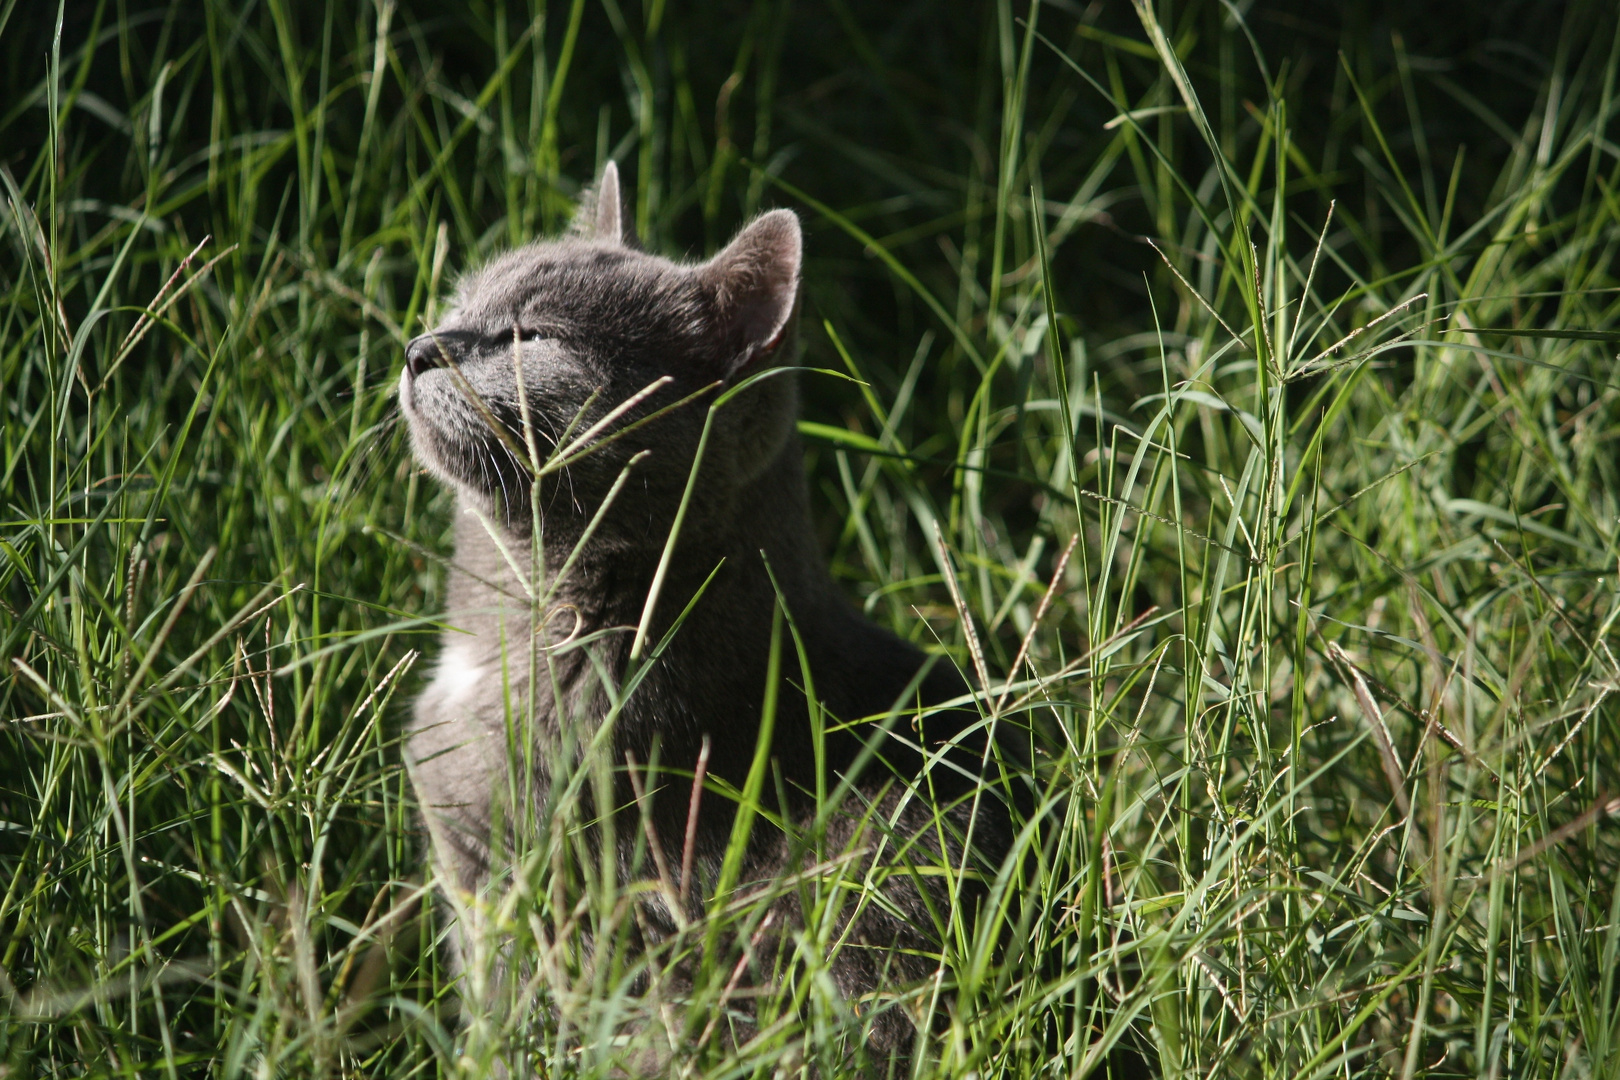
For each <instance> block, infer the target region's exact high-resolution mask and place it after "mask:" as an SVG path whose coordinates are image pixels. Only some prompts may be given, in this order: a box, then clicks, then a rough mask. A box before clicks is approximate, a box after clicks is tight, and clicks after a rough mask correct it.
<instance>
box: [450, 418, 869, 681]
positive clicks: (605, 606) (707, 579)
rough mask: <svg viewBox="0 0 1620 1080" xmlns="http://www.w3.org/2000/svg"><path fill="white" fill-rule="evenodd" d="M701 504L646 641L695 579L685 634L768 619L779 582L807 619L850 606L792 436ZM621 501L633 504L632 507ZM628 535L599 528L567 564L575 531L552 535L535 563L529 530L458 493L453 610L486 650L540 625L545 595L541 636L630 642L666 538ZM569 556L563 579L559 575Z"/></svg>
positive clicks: (724, 634) (679, 607)
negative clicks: (514, 528) (511, 527)
mask: <svg viewBox="0 0 1620 1080" xmlns="http://www.w3.org/2000/svg"><path fill="white" fill-rule="evenodd" d="M699 506H703V507H704V510H705V512H704V513H701V514H698V515H695V516H689V517H688V519H687V520H686V521H685V522H684V523H683V527H682V529H681V532H680V535H679V536H678V538H677V542H676V545H675V550H674V552H673V554H672V557H671V560H670V564H669V567H668V569H667V571H666V573H665V575H664V580H663V582H662V585H661V588H660V591H659V596H658V598H657V601H656V603H655V605H654V609H653V613H652V617H651V621H650V623H649V627H648V630H649V633H648V635H647V636H648V638H649V640H650V641H654V642H656V641H657V640H659V639H661V638H662V636H663V634H664V633H665V632H666V631H667V630H668V629H669V627H670V626H671V625H672V624H673V622H674V620H675V619H676V618H677V617H678V616H679V615H680V614H681V612H682V611H683V610H685V609H686V607H687V605H688V603H689V602H690V601H691V600H692V598H693V597H694V596H695V595H696V594H697V592H698V590H699V589H702V591H703V595H702V597H701V598H700V599H699V601H698V603H697V604H696V605H695V606H694V607H693V609H692V611H691V613H690V615H689V617H688V624H689V625H687V626H685V627H683V629H682V631H681V633H682V634H686V633H688V631H693V632H697V633H701V634H703V635H705V636H709V635H718V636H719V638H722V639H724V638H728V637H731V636H733V635H735V634H742V633H745V632H747V631H745V630H744V628H745V627H751V626H752V625H753V624H755V623H757V622H758V620H759V618H760V617H761V614H762V613H763V617H764V618H765V619H766V620H767V621H768V619H769V613H770V609H771V605H772V604H773V602H774V599H775V596H776V594H777V592H778V590H779V591H780V594H781V596H782V599H783V600H784V601H785V602H786V604H787V607H788V610H789V611H790V612H791V613H792V614H793V615H794V617H795V619H797V620H799V621H800V622H801V623H803V622H806V621H808V622H810V623H812V624H815V623H817V622H819V620H821V619H823V618H824V617H827V616H828V615H829V614H830V613H837V612H841V611H842V610H843V609H844V605H843V604H841V603H839V602H838V598H837V596H836V591H835V589H834V586H833V585H832V582H831V580H830V579H829V577H828V575H827V572H826V569H825V567H824V564H823V563H822V561H821V557H820V554H819V552H818V551H817V549H816V542H815V535H814V532H813V529H812V526H811V523H810V515H809V506H808V498H807V493H806V489H805V482H804V477H803V455H802V451H801V450H800V447H799V444H798V441H797V438H796V437H795V438H792V439H790V440H789V441H788V443H787V445H785V446H783V448H782V450H781V452H780V453H779V454H778V455H777V457H776V460H775V461H773V462H772V464H771V465H770V466H768V467H766V468H765V469H764V470H763V471H761V472H760V473H759V474H758V475H757V476H756V477H755V478H754V479H753V480H752V481H751V482H750V483H748V484H746V485H745V486H743V487H742V488H741V489H739V490H738V491H736V493H735V494H734V495H733V496H732V497H731V499H729V500H728V501H727V504H725V505H715V504H712V503H707V502H706V500H704V499H701V498H700V499H697V500H694V503H693V507H694V509H695V508H697V507H699ZM617 510H618V507H615V508H614V509H612V510H610V511H609V513H610V514H612V513H614V512H616V511H617ZM624 512H625V513H626V514H631V513H634V511H633V509H630V508H628V507H627V508H626V510H625V511H624ZM624 535H625V530H612V529H608V528H604V529H602V530H601V531H600V532H599V533H598V538H597V539H595V540H593V541H592V542H591V543H589V544H588V545H587V546H586V547H585V549H584V550H582V551H580V552H579V553H578V554H577V556H576V557H574V559H573V565H572V566H567V563H568V562H569V558H570V556H571V555H574V550H573V546H574V540H575V537H573V536H569V535H552V536H548V537H547V538H546V541H547V542H546V543H544V545H543V550H544V559H543V560H541V562H540V565H539V566H538V567H537V566H535V561H534V558H533V551H532V547H531V542H530V540H529V539H528V538H526V537H516V536H514V535H512V534H510V533H508V532H506V530H504V529H501V528H500V527H499V526H498V525H495V523H494V522H493V521H492V520H491V518H490V516H489V515H488V514H484V513H481V512H479V511H477V510H475V509H474V508H472V507H471V506H469V505H468V503H467V502H466V500H465V499H458V504H457V508H456V521H455V539H456V554H455V559H454V562H453V563H452V569H451V575H450V584H449V596H448V601H449V602H448V604H447V611H446V618H447V619H448V620H449V621H450V622H451V623H452V625H455V626H457V627H458V628H461V629H464V630H469V631H471V632H472V633H473V634H474V635H476V637H477V639H478V647H479V648H480V650H481V651H490V652H493V651H497V650H498V649H499V648H500V647H501V642H502V640H503V639H504V641H505V642H506V646H505V647H506V648H507V649H508V650H510V649H511V648H512V646H513V644H514V643H516V642H519V641H525V640H527V639H528V638H529V637H530V636H531V635H532V634H533V633H534V631H533V623H534V619H533V611H534V608H535V606H536V600H535V599H534V598H535V597H536V596H538V597H540V598H541V599H543V600H544V601H545V606H546V609H547V610H548V611H550V612H553V614H551V615H550V616H549V617H548V619H547V620H546V621H547V625H546V626H545V627H544V628H543V633H542V634H541V635H540V636H541V637H545V638H551V639H556V638H559V637H563V636H567V635H569V634H570V633H574V634H575V635H579V634H587V633H595V632H598V631H606V632H608V633H609V634H610V635H611V634H612V633H613V632H614V631H615V629H617V630H618V631H619V633H621V634H623V635H624V636H626V638H627V641H628V638H629V637H630V636H633V634H634V632H635V628H636V627H637V626H638V625H639V623H640V621H641V620H642V618H643V616H644V613H645V606H646V599H647V594H648V591H649V589H650V587H651V586H652V583H653V579H654V576H655V573H656V569H657V566H658V563H659V560H660V558H661V556H662V554H663V538H662V537H658V536H648V537H647V538H646V541H645V542H632V541H626V540H625V539H624ZM497 537H499V540H497ZM767 565H768V567H769V570H768V571H767ZM565 567H566V569H567V573H566V575H565V576H564V578H563V579H562V580H561V581H560V582H559V581H558V580H557V578H556V575H557V574H558V573H559V572H561V571H563V570H564V568H565ZM717 568H718V572H717ZM535 570H538V571H539V574H538V576H537V577H536V575H535ZM711 575H712V576H711ZM531 577H535V578H536V580H535V582H534V583H533V584H530V578H531ZM773 577H774V584H773V583H772V578H773ZM576 616H577V621H576ZM713 640H714V639H713V637H711V641H713ZM469 644H471V643H469ZM716 644H718V642H716ZM753 644H754V643H752V642H742V641H735V642H730V643H729V645H728V646H727V647H728V648H737V649H741V650H742V651H745V652H751V651H753V648H752V645H753Z"/></svg>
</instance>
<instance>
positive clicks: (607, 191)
mask: <svg viewBox="0 0 1620 1080" xmlns="http://www.w3.org/2000/svg"><path fill="white" fill-rule="evenodd" d="M569 231H571V232H572V233H573V234H574V235H575V236H579V237H583V238H584V239H586V240H596V241H599V242H601V243H604V244H623V243H624V197H623V196H622V195H621V194H620V193H619V166H618V165H617V164H616V163H614V162H612V161H609V162H608V163H607V167H606V168H604V169H603V170H602V179H600V180H598V181H597V182H596V186H595V187H594V188H592V189H591V190H590V191H587V192H586V193H585V196H584V198H582V199H580V200H579V209H578V210H576V211H575V212H574V223H573V225H572V226H571V227H570V230H569Z"/></svg>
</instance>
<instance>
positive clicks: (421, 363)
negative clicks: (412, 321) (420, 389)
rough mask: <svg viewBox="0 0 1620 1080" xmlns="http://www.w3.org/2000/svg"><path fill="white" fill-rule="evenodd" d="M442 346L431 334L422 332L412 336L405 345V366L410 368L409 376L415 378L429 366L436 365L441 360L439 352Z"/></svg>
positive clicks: (434, 366)
mask: <svg viewBox="0 0 1620 1080" xmlns="http://www.w3.org/2000/svg"><path fill="white" fill-rule="evenodd" d="M441 348H442V346H441V345H440V344H439V343H438V342H436V341H434V340H433V335H432V334H423V335H422V336H421V337H417V338H412V339H411V342H410V344H408V345H406V346H405V366H406V367H407V368H408V369H409V370H410V373H411V378H413V379H414V378H416V377H417V376H418V375H420V374H422V372H424V371H427V370H429V369H430V368H436V367H438V366H439V365H440V364H441V363H442V362H443V361H442V360H441V359H440V356H439V352H440V349H441Z"/></svg>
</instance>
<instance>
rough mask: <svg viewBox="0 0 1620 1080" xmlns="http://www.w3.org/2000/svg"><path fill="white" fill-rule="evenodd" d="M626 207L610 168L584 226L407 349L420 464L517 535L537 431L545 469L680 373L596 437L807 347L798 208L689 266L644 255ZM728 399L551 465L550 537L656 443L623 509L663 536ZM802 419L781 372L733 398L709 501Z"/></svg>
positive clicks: (500, 278)
mask: <svg viewBox="0 0 1620 1080" xmlns="http://www.w3.org/2000/svg"><path fill="white" fill-rule="evenodd" d="M622 206H623V204H622V200H621V197H620V194H619V178H618V171H617V170H616V169H615V168H614V166H613V165H612V164H609V165H608V167H607V169H606V171H605V172H604V173H603V176H602V179H601V181H600V183H599V184H598V186H597V188H596V190H595V192H594V194H593V195H590V196H587V198H586V199H585V200H584V201H583V202H582V205H581V209H580V211H579V214H578V216H577V217H576V219H575V222H574V225H573V228H572V229H571V230H570V233H569V235H567V236H564V237H562V238H559V239H556V240H545V241H539V242H536V243H532V244H529V245H527V246H525V247H521V248H518V249H517V250H515V251H510V252H507V253H506V254H504V255H500V256H498V257H496V258H495V259H492V260H491V261H490V262H489V263H487V264H486V265H484V266H483V267H482V268H481V269H478V270H475V271H473V272H471V273H469V274H467V275H466V276H465V277H464V278H463V279H462V281H461V283H460V287H459V288H458V290H457V293H456V298H455V302H454V306H453V307H452V309H451V310H450V312H449V314H448V315H446V316H445V317H444V319H443V320H442V321H441V322H440V323H439V325H438V326H435V327H434V328H433V329H432V330H431V331H429V332H428V333H425V334H423V335H421V336H420V337H418V338H416V339H414V340H413V341H411V342H410V344H409V345H408V346H407V348H406V364H405V370H404V371H403V372H402V373H401V375H400V383H399V402H400V407H401V409H402V411H403V412H404V414H405V417H406V419H407V420H408V421H409V424H410V432H411V443H412V446H413V448H414V450H415V453H416V457H417V459H418V460H419V461H420V462H421V463H422V464H423V465H424V466H425V467H426V468H427V469H428V470H429V471H430V472H431V473H433V474H434V475H436V476H437V477H439V478H440V479H441V480H443V481H445V482H446V483H448V484H450V485H452V486H453V487H454V488H455V489H456V490H457V491H458V492H459V493H460V494H461V496H462V497H463V499H464V500H467V501H469V502H470V503H471V505H473V506H475V507H478V508H479V509H481V510H483V511H485V512H486V513H488V514H489V515H490V517H491V518H492V519H493V520H495V521H497V522H499V523H501V524H502V525H504V526H505V527H506V529H507V530H508V531H510V532H511V533H513V534H514V535H517V536H527V535H528V533H529V531H530V526H531V523H532V521H533V506H532V504H531V500H530V484H531V471H530V468H529V467H528V459H529V451H528V445H529V440H528V438H527V435H528V434H531V433H532V436H533V444H534V446H535V448H536V450H537V451H538V455H539V457H540V459H541V461H542V462H544V461H545V460H546V459H547V458H548V457H551V456H553V455H554V454H556V453H557V451H558V448H559V446H561V447H562V448H568V447H570V445H571V444H574V443H576V442H578V441H579V439H580V436H582V435H585V434H586V433H588V432H590V430H591V428H592V426H593V425H596V424H598V422H599V421H601V420H603V419H604V418H606V417H608V416H609V414H610V413H611V412H612V411H613V410H614V409H615V408H617V407H619V406H620V405H621V404H622V403H624V402H626V401H629V400H630V399H631V398H633V397H634V396H635V395H636V394H638V393H640V392H642V391H643V390H645V389H646V388H647V387H648V386H650V385H652V384H653V383H655V382H657V381H658V380H660V379H667V381H666V382H665V383H663V384H662V385H661V386H659V387H658V388H657V389H655V390H654V391H653V392H652V393H651V394H649V395H648V396H647V397H646V398H645V399H644V400H642V401H640V402H639V403H637V404H636V405H634V406H633V407H631V408H630V409H628V410H626V411H625V412H624V413H623V414H622V415H620V416H618V417H615V418H613V419H612V420H610V421H609V422H608V423H607V424H605V425H604V426H602V427H601V430H599V431H597V432H596V433H595V434H593V435H590V436H589V437H588V439H587V440H586V442H587V444H590V443H594V442H596V441H598V440H602V439H607V438H610V437H611V436H613V435H614V433H615V432H617V431H620V430H621V429H623V428H624V427H626V426H628V425H629V424H631V423H633V422H635V421H636V420H637V419H639V418H642V417H647V416H649V415H650V414H652V413H653V412H655V411H656V410H658V409H660V408H662V407H664V406H666V405H670V404H673V403H675V402H677V401H679V400H681V399H682V398H685V397H687V396H688V395H691V394H694V393H697V392H699V391H702V390H703V389H704V388H705V387H708V386H715V385H718V387H719V388H720V390H721V391H723V390H724V388H725V387H727V386H733V385H736V384H737V383H738V382H740V381H741V380H743V379H745V378H747V377H748V376H750V375H751V374H753V373H754V372H757V371H760V370H763V369H765V368H769V367H777V366H782V365H787V364H791V363H792V362H793V359H794V355H795V353H796V351H797V350H796V344H797V343H796V334H795V324H796V305H797V297H798V286H799V263H800V251H801V246H802V241H801V238H800V231H799V222H798V218H796V217H795V216H794V215H793V213H792V212H791V211H788V210H773V211H771V212H769V213H767V214H764V215H761V216H760V217H758V218H756V219H755V220H754V221H753V222H752V223H750V224H749V225H747V226H746V227H745V228H743V229H742V231H741V232H739V233H738V234H737V236H736V238H735V239H733V240H732V242H731V243H730V244H729V245H728V246H727V247H726V248H725V250H723V251H721V252H720V253H719V254H718V255H716V256H715V257H714V258H712V259H710V260H709V261H707V262H703V263H696V264H686V263H677V262H673V261H671V260H669V259H665V258H661V257H659V256H656V255H650V254H647V253H646V252H643V251H640V250H638V249H637V247H636V246H634V243H633V237H632V236H631V235H630V234H629V233H628V232H627V229H626V222H625V217H624V213H623V210H622ZM520 365H521V368H520ZM520 380H521V384H520ZM520 385H521V388H522V397H526V398H527V402H528V405H527V410H526V411H527V415H528V421H529V430H528V432H527V433H526V432H525V428H524V415H525V409H524V406H523V404H522V402H521V400H520V392H519V388H520ZM715 394H716V392H710V393H708V394H707V395H704V396H703V397H701V398H699V399H698V400H696V401H694V402H690V403H688V404H686V405H683V406H681V407H679V408H676V409H674V410H672V411H670V412H668V413H666V414H664V415H662V416H660V417H658V418H656V419H654V420H652V421H651V422H650V423H647V424H645V425H643V426H642V427H640V428H637V429H636V430H633V431H631V432H629V433H628V434H626V435H625V436H623V437H622V438H619V439H616V440H614V441H612V442H609V443H607V444H605V445H603V446H602V447H601V448H600V449H598V450H596V451H594V452H591V453H589V454H586V455H585V456H582V457H578V458H577V459H576V460H574V461H573V462H572V463H571V464H570V465H568V466H567V467H566V468H564V469H561V470H558V471H556V472H553V473H550V474H548V475H544V476H543V477H542V479H541V487H540V500H539V510H540V516H541V517H542V520H543V522H544V526H543V527H544V528H545V531H546V534H547V536H548V539H549V538H550V537H551V536H552V535H554V534H556V535H559V536H562V535H567V534H569V533H572V532H575V531H576V529H575V528H570V527H569V526H570V523H571V522H572V523H573V524H574V525H575V526H576V527H577V526H578V525H582V524H583V522H584V521H585V520H587V519H588V518H589V517H590V515H591V514H593V513H594V512H595V509H596V508H597V507H598V506H599V505H600V503H601V500H602V498H603V497H604V496H605V495H606V493H607V492H608V490H609V489H610V488H611V487H612V485H613V483H614V481H615V480H616V479H617V478H618V477H619V475H620V473H621V472H622V471H623V469H624V468H625V466H626V464H627V463H628V462H629V461H630V459H631V458H632V457H634V456H635V455H636V454H638V453H640V452H641V451H643V450H648V451H651V453H650V454H648V455H647V456H646V457H645V458H644V459H642V460H641V461H639V462H638V463H637V464H636V465H635V467H634V469H633V470H632V474H631V477H630V479H629V481H628V482H627V483H626V485H625V486H624V490H623V498H622V501H623V503H624V504H625V505H624V508H623V509H624V510H625V511H626V512H622V513H621V512H620V505H619V504H618V503H616V504H615V512H614V514H613V517H614V518H616V519H619V520H620V521H621V523H625V522H639V523H641V524H640V525H638V526H637V527H638V528H641V529H642V530H643V531H646V532H648V533H649V534H652V533H657V531H658V530H659V529H660V528H663V527H666V526H667V524H668V521H669V519H670V518H671V516H672V514H673V509H674V506H675V504H676V502H678V500H679V497H680V494H681V491H682V490H683V488H684V486H685V483H686V477H687V474H688V470H689V468H690V465H691V462H692V458H693V453H694V451H695V449H696V446H697V442H698V438H699V435H700V433H701V431H702V427H703V422H704V416H705V413H706V411H707V409H708V404H709V402H711V401H712V400H714V398H715ZM796 413H797V398H796V392H795V389H794V386H793V377H792V376H791V375H783V376H777V377H773V378H768V379H765V380H763V381H762V382H760V383H758V384H757V385H754V386H751V387H749V388H748V389H747V390H746V391H744V392H743V393H742V394H740V395H738V396H737V397H736V398H735V399H734V400H732V401H729V402H728V403H727V404H726V405H725V406H724V407H723V408H721V409H720V410H719V412H718V413H717V415H716V417H715V423H714V425H713V428H712V430H711V432H710V436H709V444H708V446H707V448H706V450H705V454H704V459H703V465H702V468H701V471H700V474H699V475H700V477H701V483H702V489H703V492H704V495H705V498H704V500H703V501H704V502H706V503H708V504H709V505H716V502H715V500H716V499H719V500H720V503H724V502H725V501H726V498H727V496H728V495H735V493H736V492H737V491H739V490H740V489H741V488H742V487H743V486H744V485H746V484H747V482H748V481H749V480H750V479H752V478H753V477H755V476H757V475H758V474H759V473H760V472H761V471H763V470H764V469H765V468H766V467H767V466H768V465H770V464H771V463H772V462H773V461H774V460H775V459H776V457H777V456H778V455H779V454H780V453H781V452H782V451H783V449H784V448H785V447H786V446H787V445H788V444H789V441H790V438H791V433H792V430H793V424H794V420H795V417H796ZM497 428H499V429H500V430H499V431H497ZM554 523H555V525H556V526H557V527H556V528H554ZM626 528H629V526H628V525H624V526H623V527H621V528H619V529H618V530H617V531H618V532H619V533H620V534H623V533H624V530H625V529H626ZM623 538H624V537H623V535H621V539H623ZM649 539H651V540H655V541H656V540H659V539H661V536H649Z"/></svg>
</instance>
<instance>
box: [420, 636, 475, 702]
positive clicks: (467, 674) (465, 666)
mask: <svg viewBox="0 0 1620 1080" xmlns="http://www.w3.org/2000/svg"><path fill="white" fill-rule="evenodd" d="M488 674H489V667H488V665H486V664H480V663H478V661H477V659H476V657H475V654H474V651H473V646H472V644H471V643H470V642H468V643H465V644H464V643H462V642H457V643H455V644H454V645H450V646H448V647H447V648H446V649H445V650H444V652H443V653H441V654H440V655H439V664H438V667H437V668H435V669H434V674H433V685H432V687H431V692H432V693H433V695H434V696H435V697H437V698H438V699H439V701H440V702H441V703H442V705H443V706H447V707H450V708H454V707H455V706H457V705H459V704H461V703H462V702H463V701H464V700H465V699H467V698H469V697H471V696H472V694H473V692H474V691H475V690H477V688H478V684H479V683H480V682H482V681H483V680H484V679H485V677H487V676H488Z"/></svg>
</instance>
